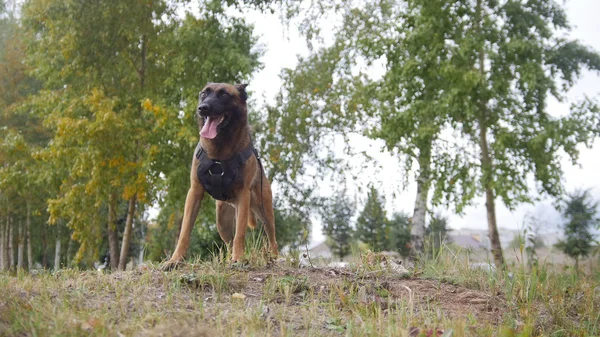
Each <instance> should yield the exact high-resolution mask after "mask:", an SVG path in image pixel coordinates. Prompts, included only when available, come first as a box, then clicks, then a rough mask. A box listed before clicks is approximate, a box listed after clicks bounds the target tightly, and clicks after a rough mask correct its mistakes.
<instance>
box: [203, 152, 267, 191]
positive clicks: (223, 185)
mask: <svg viewBox="0 0 600 337" xmlns="http://www.w3.org/2000/svg"><path fill="white" fill-rule="evenodd" d="M253 153H255V150H254V146H253V145H252V142H250V143H249V144H248V146H246V148H244V149H243V150H242V151H241V152H239V153H237V154H235V155H233V156H232V157H231V158H229V159H226V160H214V159H211V158H209V157H208V155H207V154H206V152H205V151H204V149H203V148H202V146H201V145H200V143H198V147H197V148H196V158H197V159H198V160H199V161H200V165H199V166H198V170H197V175H198V179H199V180H200V182H201V183H202V185H203V186H204V189H205V190H206V192H208V194H210V195H211V196H212V197H213V198H215V199H217V200H228V199H230V198H231V197H232V195H231V192H232V188H233V184H234V183H235V182H236V180H238V172H239V169H240V167H242V166H243V165H244V163H245V162H246V161H247V160H248V159H249V158H250V157H251V156H252V154H253ZM257 159H258V156H257ZM261 168H262V165H261Z"/></svg>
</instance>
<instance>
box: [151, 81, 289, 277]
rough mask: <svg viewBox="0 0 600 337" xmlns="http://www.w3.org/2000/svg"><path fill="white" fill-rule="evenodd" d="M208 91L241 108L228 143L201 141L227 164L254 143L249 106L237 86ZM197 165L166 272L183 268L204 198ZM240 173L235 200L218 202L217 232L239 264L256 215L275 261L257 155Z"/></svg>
mask: <svg viewBox="0 0 600 337" xmlns="http://www.w3.org/2000/svg"><path fill="white" fill-rule="evenodd" d="M206 88H210V89H211V90H214V91H218V90H222V89H224V90H226V91H227V93H229V95H230V96H232V97H233V99H234V101H235V104H237V105H239V107H241V116H240V117H241V119H240V121H238V123H236V124H235V125H230V126H226V128H231V129H229V130H228V133H227V134H228V135H229V137H228V138H227V139H224V138H222V137H219V136H217V137H216V138H215V139H207V138H204V137H201V138H200V144H201V146H202V148H203V149H204V150H205V151H206V153H207V154H208V156H209V158H212V159H216V160H226V159H228V158H231V157H232V156H233V155H234V154H236V153H238V152H240V151H242V150H243V149H244V148H246V146H248V144H249V142H250V141H251V139H250V128H249V126H248V116H247V114H248V112H247V108H246V103H245V102H244V100H243V99H242V98H241V96H240V94H241V93H240V90H239V89H238V87H236V86H233V85H230V84H223V83H209V84H208V85H207V86H206V87H205V89H206ZM242 90H243V89H242ZM200 120H201V121H200V127H202V125H203V121H202V118H200ZM198 165H199V162H198V160H197V159H196V158H195V157H194V159H193V161H192V169H191V172H190V189H189V191H188V194H187V198H186V200H185V208H184V215H183V223H182V226H181V232H180V234H179V239H178V241H177V247H176V248H175V251H174V252H173V255H172V256H171V259H170V260H169V261H167V262H166V263H165V264H164V266H163V269H165V270H170V269H173V268H174V267H176V266H177V265H178V264H180V263H181V262H182V261H183V259H184V257H185V254H186V252H187V250H188V247H189V243H190V234H191V232H192V228H193V226H194V222H195V220H196V217H197V216H198V211H199V209H200V202H201V201H202V199H203V197H204V187H203V186H202V184H201V183H200V181H199V180H198V176H197V175H196V170H197V168H198ZM240 172H241V174H242V176H243V179H241V183H236V184H235V185H234V187H233V195H234V196H233V198H231V199H230V200H227V201H217V202H216V214H217V230H218V232H219V235H220V236H221V239H222V240H223V241H224V242H225V243H226V244H227V246H228V247H231V250H232V254H231V259H232V261H239V260H240V258H241V257H242V255H243V254H244V245H245V242H244V241H245V235H246V227H250V228H255V227H256V220H255V218H254V215H256V216H257V217H258V218H259V219H260V220H261V222H262V223H263V224H264V226H265V232H266V233H267V238H268V243H269V246H270V252H271V254H272V256H273V257H276V256H277V253H278V247H277V241H276V239H275V219H274V214H273V203H272V200H273V197H272V193H271V184H270V183H269V180H268V179H267V177H266V176H265V174H264V172H263V171H262V170H261V169H260V165H259V163H258V159H257V158H256V157H255V156H254V155H252V156H251V157H250V158H249V159H248V160H247V161H246V162H245V164H244V165H243V166H242V167H241V169H240ZM261 183H262V186H261Z"/></svg>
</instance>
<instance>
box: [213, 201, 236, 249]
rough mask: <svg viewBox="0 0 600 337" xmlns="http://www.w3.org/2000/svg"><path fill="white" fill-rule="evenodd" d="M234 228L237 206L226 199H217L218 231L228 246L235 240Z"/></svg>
mask: <svg viewBox="0 0 600 337" xmlns="http://www.w3.org/2000/svg"><path fill="white" fill-rule="evenodd" d="M234 230H235V208H234V207H233V206H232V205H230V204H228V203H226V202H224V201H217V231H218V232H219V235H220V236H221V239H222V240H223V242H225V244H226V245H227V247H228V248H229V246H230V245H231V242H232V241H233V233H234Z"/></svg>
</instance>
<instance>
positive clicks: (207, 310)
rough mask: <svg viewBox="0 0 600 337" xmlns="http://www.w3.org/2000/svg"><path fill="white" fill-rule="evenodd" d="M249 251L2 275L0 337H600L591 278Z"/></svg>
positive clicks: (449, 261)
mask: <svg viewBox="0 0 600 337" xmlns="http://www.w3.org/2000/svg"><path fill="white" fill-rule="evenodd" d="M256 251H257V252H258V253H254V255H252V253H249V254H247V256H248V264H247V265H245V266H243V267H236V268H231V267H230V266H229V265H228V264H227V256H226V255H225V254H216V255H215V256H214V258H213V259H212V260H210V261H205V262H203V261H195V262H193V263H189V264H187V265H186V266H185V267H184V268H182V269H181V270H177V271H174V272H169V273H166V272H162V271H160V270H159V268H158V266H156V265H149V266H146V267H142V268H140V269H138V270H134V271H127V272H115V273H98V272H96V271H80V270H70V269H69V270H61V271H60V272H57V273H52V272H43V273H39V274H35V275H34V274H28V273H25V272H18V273H16V274H15V273H12V274H9V273H0V292H1V294H0V295H1V296H0V336H115V335H116V336H120V335H123V336H190V335H196V336H239V335H243V336H428V333H431V334H432V335H433V336H435V335H436V333H437V332H439V333H440V334H444V336H597V335H600V287H599V283H598V279H595V278H594V277H591V276H586V275H583V274H580V275H577V274H573V273H572V272H562V271H560V270H559V271H556V270H554V268H551V266H548V265H540V266H536V267H533V268H532V269H531V270H529V269H527V268H525V267H524V266H522V265H513V266H509V268H508V270H507V271H506V272H498V273H495V272H488V271H483V270H472V269H470V268H469V263H470V256H469V254H468V252H465V251H460V250H455V249H451V248H448V247H445V246H444V247H443V248H442V249H441V250H440V251H438V252H435V254H430V257H429V258H426V259H423V260H422V261H420V262H419V263H417V265H416V268H415V269H414V271H412V274H410V275H408V276H406V275H404V276H401V275H396V274H394V273H393V272H392V271H390V270H387V269H385V268H382V267H380V266H379V265H365V264H367V263H368V262H367V260H368V259H357V261H359V262H358V263H357V265H355V266H352V267H351V268H349V269H346V270H342V271H339V270H331V269H327V268H322V269H318V270H313V269H311V268H298V267H297V266H296V265H294V262H293V261H291V260H289V259H288V260H287V262H279V263H276V264H272V263H270V262H269V261H268V259H266V258H263V257H264V256H265V255H264V254H263V253H261V252H260V251H259V250H256ZM234 294H243V296H240V295H235V296H232V295H234ZM239 297H242V298H239Z"/></svg>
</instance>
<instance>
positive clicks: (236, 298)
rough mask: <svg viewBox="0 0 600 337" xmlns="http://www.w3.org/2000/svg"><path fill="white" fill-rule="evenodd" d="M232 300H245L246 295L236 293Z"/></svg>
mask: <svg viewBox="0 0 600 337" xmlns="http://www.w3.org/2000/svg"><path fill="white" fill-rule="evenodd" d="M231 298H232V299H234V300H244V299H246V295H244V294H240V293H234V294H233V295H231Z"/></svg>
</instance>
